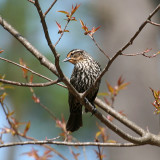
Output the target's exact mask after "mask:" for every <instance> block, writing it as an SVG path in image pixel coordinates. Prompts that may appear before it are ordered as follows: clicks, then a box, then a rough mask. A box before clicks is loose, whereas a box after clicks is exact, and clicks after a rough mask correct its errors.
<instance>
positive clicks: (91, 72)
mask: <svg viewBox="0 0 160 160" xmlns="http://www.w3.org/2000/svg"><path fill="white" fill-rule="evenodd" d="M63 61H64V62H70V63H72V64H73V65H74V69H73V71H72V75H71V78H70V83H71V84H72V86H73V87H74V88H75V89H76V90H77V91H78V92H79V93H83V92H85V91H86V90H87V89H89V87H90V86H92V85H93V84H94V83H95V81H96V79H97V77H98V76H99V75H100V73H101V67H100V65H99V63H98V62H96V61H95V60H94V59H93V58H92V57H91V56H90V55H89V54H88V53H87V52H86V51H84V50H82V49H73V50H71V51H70V52H69V53H68V54H67V57H66V58H65V59H64V60H63ZM99 85H100V80H99V81H98V82H97V83H96V86H95V87H94V88H92V90H91V92H89V93H88V95H87V96H86V98H87V100H88V101H89V102H90V103H91V104H92V106H93V107H94V109H96V108H95V105H94V100H95V98H96V96H97V93H98V90H99ZM68 103H69V108H70V115H69V119H68V121H67V124H66V130H67V131H70V132H74V131H77V130H78V129H79V128H80V127H82V125H83V123H82V104H81V103H80V102H79V101H78V100H77V98H76V97H75V96H74V95H73V94H72V93H71V92H69V97H68ZM85 112H88V110H87V109H85Z"/></svg>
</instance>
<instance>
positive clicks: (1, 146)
mask: <svg viewBox="0 0 160 160" xmlns="http://www.w3.org/2000/svg"><path fill="white" fill-rule="evenodd" d="M29 144H34V145H42V144H56V145H65V146H102V147H134V146H138V145H137V144H133V143H101V142H65V141H64V142H61V141H48V140H44V141H25V142H13V143H6V144H0V148H4V147H11V146H18V145H29Z"/></svg>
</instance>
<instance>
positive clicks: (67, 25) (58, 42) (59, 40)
mask: <svg viewBox="0 0 160 160" xmlns="http://www.w3.org/2000/svg"><path fill="white" fill-rule="evenodd" d="M69 22H70V19H68V20H67V23H66V25H65V27H64V30H63V31H62V33H61V35H60V37H59V39H58V41H57V42H56V43H55V45H54V47H56V46H57V44H58V43H59V41H60V40H61V38H62V37H63V35H64V32H65V30H66V28H67V26H68V24H69Z"/></svg>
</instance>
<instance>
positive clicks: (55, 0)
mask: <svg viewBox="0 0 160 160" xmlns="http://www.w3.org/2000/svg"><path fill="white" fill-rule="evenodd" d="M56 2H57V0H54V2H53V3H52V4H51V6H50V7H49V8H48V10H47V11H46V12H45V13H44V14H43V16H44V17H45V16H46V15H47V14H48V12H49V11H50V10H51V9H52V7H53V6H54V5H55V3H56Z"/></svg>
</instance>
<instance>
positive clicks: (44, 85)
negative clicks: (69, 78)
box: [0, 79, 59, 87]
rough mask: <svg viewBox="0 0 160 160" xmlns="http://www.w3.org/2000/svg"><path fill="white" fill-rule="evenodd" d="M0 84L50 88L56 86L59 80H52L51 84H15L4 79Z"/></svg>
mask: <svg viewBox="0 0 160 160" xmlns="http://www.w3.org/2000/svg"><path fill="white" fill-rule="evenodd" d="M0 82H2V83H5V84H11V85H15V86H20V87H46V86H51V85H53V84H57V83H58V82H59V79H57V80H54V81H53V80H52V81H51V82H46V83H23V82H15V81H10V80H5V79H0Z"/></svg>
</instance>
